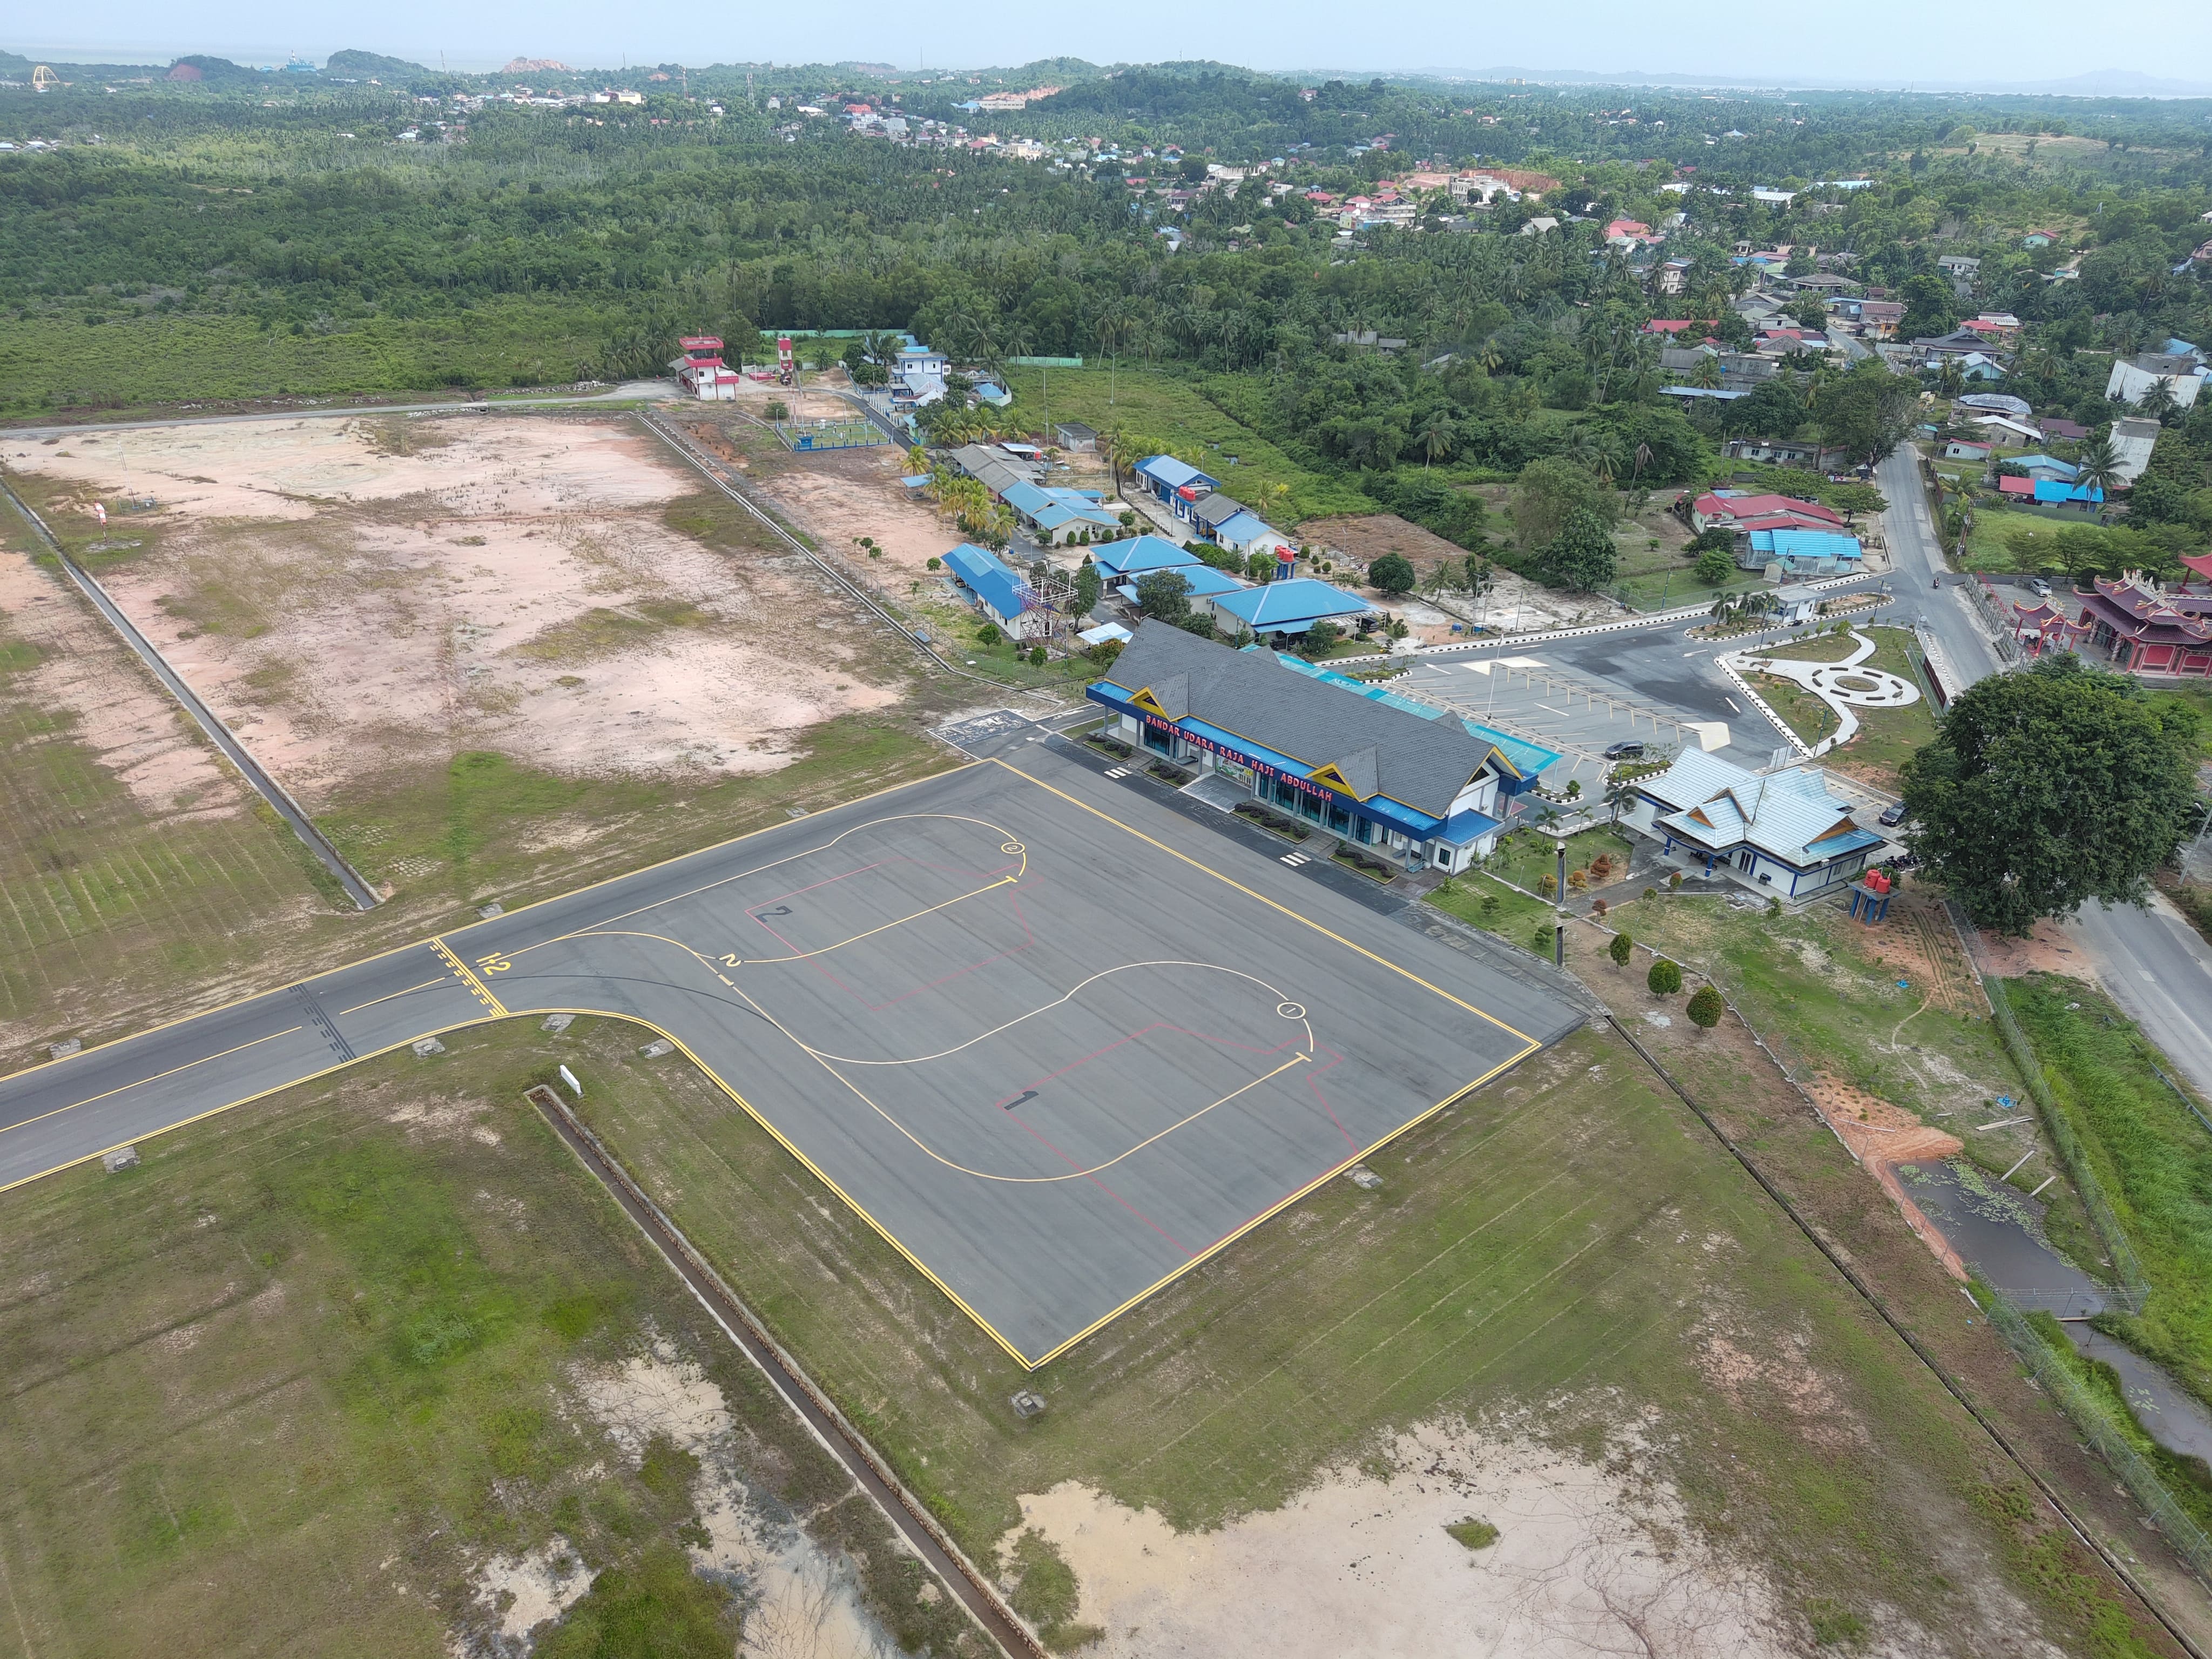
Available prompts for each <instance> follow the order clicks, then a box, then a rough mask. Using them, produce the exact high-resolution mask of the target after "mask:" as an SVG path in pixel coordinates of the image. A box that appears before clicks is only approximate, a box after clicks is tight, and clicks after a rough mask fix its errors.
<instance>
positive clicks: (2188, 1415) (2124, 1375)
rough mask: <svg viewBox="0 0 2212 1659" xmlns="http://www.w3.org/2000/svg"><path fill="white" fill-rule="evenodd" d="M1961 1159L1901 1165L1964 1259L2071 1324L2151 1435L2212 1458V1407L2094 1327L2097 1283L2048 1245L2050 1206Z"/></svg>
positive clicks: (2026, 1302) (2076, 1339)
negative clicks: (1961, 1164) (2113, 1375)
mask: <svg viewBox="0 0 2212 1659" xmlns="http://www.w3.org/2000/svg"><path fill="white" fill-rule="evenodd" d="M1957 1164H1958V1160H1956V1159H1953V1160H1951V1161H1950V1162H1948V1163H1944V1164H1899V1166H1898V1168H1899V1173H1900V1174H1902V1175H1903V1176H1905V1179H1906V1181H1907V1182H1909V1183H1910V1185H1911V1192H1912V1198H1913V1201H1914V1202H1915V1203H1917V1204H1918V1205H1919V1206H1920V1207H1921V1209H1922V1210H1923V1212H1925V1213H1926V1214H1927V1216H1928V1218H1929V1220H1930V1221H1932V1222H1934V1223H1935V1224H1936V1230H1937V1231H1939V1232H1941V1233H1942V1235H1943V1237H1946V1238H1948V1240H1950V1241H1951V1248H1952V1249H1955V1250H1956V1251H1958V1253H1959V1255H1960V1260H1962V1261H1965V1262H1966V1264H1967V1265H1968V1266H1970V1267H1972V1268H1973V1269H1974V1271H1975V1272H1976V1273H1979V1274H1980V1275H1981V1276H1982V1278H1983V1279H1984V1280H1986V1281H1987V1282H1988V1283H1990V1284H1991V1285H1995V1286H1996V1288H1997V1289H1999V1290H2001V1291H2003V1292H2004V1293H2005V1295H2006V1296H2007V1297H2010V1298H2011V1299H2012V1300H2013V1301H2014V1302H2015V1304H2018V1305H2019V1306H2021V1308H2023V1309H2027V1310H2034V1309H2038V1308H2042V1309H2047V1310H2050V1311H2051V1313H2052V1314H2054V1315H2056V1316H2057V1317H2058V1318H2059V1319H2061V1320H2063V1321H2064V1322H2065V1326H2064V1329H2065V1332H2066V1334H2067V1335H2068V1336H2069V1338H2071V1339H2072V1340H2073V1343H2074V1346H2075V1347H2076V1348H2077V1349H2079V1350H2080V1351H2081V1352H2083V1353H2085V1354H2087V1355H2088V1356H2089V1357H2090V1358H2093V1359H2101V1360H2103V1361H2105V1362H2106V1364H2109V1365H2111V1366H2112V1369H2113V1370H2116V1371H2118V1373H2119V1374H2120V1383H2121V1386H2122V1388H2123V1389H2124V1391H2125V1392H2126V1395H2127V1397H2128V1403H2129V1404H2130V1405H2131V1406H2133V1407H2135V1409H2136V1416H2137V1417H2138V1418H2140V1419H2142V1425H2143V1427H2144V1428H2145V1429H2146V1430H2147V1431H2148V1432H2149V1434H2150V1436H2151V1437H2152V1438H2153V1439H2154V1440H2156V1441H2157V1442H2158V1443H2160V1445H2162V1446H2164V1447H2166V1449H2168V1450H2169V1451H2177V1452H2181V1453H2184V1454H2185V1455H2189V1456H2192V1457H2202V1458H2203V1459H2205V1460H2206V1461H2207V1462H2212V1412H2207V1411H2206V1410H2205V1408H2204V1407H2203V1404H2202V1403H2201V1402H2199V1401H2197V1398H2196V1397H2195V1396H2194V1395H2191V1394H2190V1393H2188V1392H2187V1391H2186V1390H2185V1389H2183V1388H2182V1387H2181V1386H2180V1385H2179V1383H2176V1382H2175V1381H2174V1380H2173V1379H2172V1377H2171V1376H2168V1375H2167V1374H2166V1372H2165V1371H2164V1370H2160V1368H2159V1367H2158V1366H2156V1365H2154V1364H2152V1363H2151V1362H2150V1361H2149V1360H2148V1359H2145V1358H2143V1357H2142V1355H2141V1354H2139V1353H2137V1352H2135V1350H2134V1349H2132V1348H2130V1347H2127V1346H2124V1345H2123V1344H2120V1343H2118V1342H2115V1341H2113V1340H2112V1339H2111V1338H2110V1337H2108V1336H2105V1335H2103V1334H2100V1333H2099V1332H2097V1331H2094V1330H2093V1329H2091V1328H2089V1326H2088V1325H2087V1323H2086V1321H2087V1319H2088V1317H2089V1316H2091V1315H2093V1314H2096V1313H2100V1312H2102V1311H2103V1310H2104V1306H2105V1298H2104V1296H2103V1294H2102V1293H2101V1291H2100V1290H2099V1287H2098V1285H2097V1282H2096V1281H2095V1280H2094V1279H2091V1278H2090V1277H2089V1276H2088V1275H2087V1273H2083V1272H2082V1271H2081V1269H2080V1268H2079V1267H2075V1266H2074V1265H2073V1264H2072V1263H2071V1262H2069V1261H2066V1260H2065V1259H2064V1258H2063V1257H2062V1256H2060V1255H2058V1253H2057V1251H2056V1250H2053V1249H2051V1246H2050V1245H2049V1244H2048V1243H2045V1239H2044V1236H2043V1218H2044V1215H2045V1206H2043V1205H2042V1204H2040V1203H2039V1202H2038V1201H2037V1200H2033V1199H2031V1198H2029V1197H2028V1196H2027V1194H2025V1193H2020V1192H2015V1191H2014V1190H2012V1189H2011V1188H2007V1187H2001V1186H1999V1185H1998V1184H1997V1183H1996V1181H1995V1180H1994V1179H1993V1178H1991V1177H1990V1176H1986V1175H1984V1174H1982V1173H1981V1172H1980V1171H1978V1170H1968V1171H1967V1172H1966V1173H1964V1174H1962V1173H1961V1171H1960V1170H1959V1169H1958V1167H1957Z"/></svg>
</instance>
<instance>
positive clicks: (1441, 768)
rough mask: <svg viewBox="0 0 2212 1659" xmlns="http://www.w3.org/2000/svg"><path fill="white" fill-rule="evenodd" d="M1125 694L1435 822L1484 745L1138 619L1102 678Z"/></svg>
mask: <svg viewBox="0 0 2212 1659" xmlns="http://www.w3.org/2000/svg"><path fill="white" fill-rule="evenodd" d="M1106 678H1107V679H1108V680H1109V682H1110V683H1111V684H1115V685H1117V686H1121V687H1122V688H1124V689H1125V690H1127V691H1128V692H1129V693H1130V694H1131V695H1134V694H1135V693H1136V692H1138V691H1140V690H1146V689H1150V690H1151V691H1152V695H1153V696H1154V697H1155V698H1156V699H1158V702H1159V703H1160V705H1161V707H1162V708H1163V709H1166V710H1176V711H1180V712H1179V713H1176V714H1171V715H1170V718H1176V719H1179V718H1181V717H1182V714H1188V715H1189V716H1190V717H1191V718H1192V719H1194V720H1203V721H1205V722H1206V724H1207V725H1208V726H1218V727H1220V728H1221V729H1222V730H1223V731H1225V732H1233V733H1234V734H1235V735H1237V737H1240V738H1247V739H1249V740H1250V741H1251V742H1253V743H1255V744H1259V745H1260V746H1261V748H1263V749H1272V750H1274V751H1275V752H1276V753H1277V754H1279V755H1287V756H1289V757H1291V759H1293V760H1296V761H1297V762H1299V763H1302V764H1304V766H1305V767H1306V768H1307V769H1308V770H1309V771H1316V770H1318V769H1321V768H1322V767H1324V766H1327V765H1329V764H1331V763H1334V765H1335V766H1336V769H1337V770H1338V771H1339V772H1340V773H1341V774H1342V775H1343V776H1344V778H1345V781H1346V782H1347V783H1349V784H1351V785H1352V788H1353V789H1354V790H1355V791H1356V792H1357V793H1358V795H1359V798H1360V799H1363V800H1364V799H1367V798H1369V797H1370V796H1372V795H1377V794H1380V795H1387V796H1389V798H1390V799H1393V800H1396V801H1402V802H1404V803H1405V804H1406V805H1408V806H1410V807H1412V808H1413V809H1414V810H1415V811H1419V812H1425V813H1427V814H1428V815H1429V816H1430V817H1439V818H1440V817H1445V816H1447V815H1448V814H1449V811H1450V810H1451V804H1452V799H1453V797H1455V795H1457V794H1458V793H1459V792H1460V791H1461V790H1462V789H1463V788H1465V787H1467V783H1468V779H1470V778H1472V777H1473V776H1474V775H1475V773H1476V772H1478V771H1479V770H1480V769H1481V767H1482V763H1483V762H1484V761H1485V760H1486V759H1487V758H1488V757H1489V756H1490V753H1491V745H1490V744H1487V743H1486V742H1484V741H1483V740H1482V739H1481V738H1478V737H1476V736H1475V735H1474V733H1473V732H1468V731H1467V730H1465V729H1464V728H1457V729H1455V726H1454V725H1453V724H1452V723H1450V722H1447V721H1442V720H1423V719H1422V718H1421V717H1420V716H1419V715H1418V714H1407V713H1405V712H1404V711H1403V710H1401V709H1396V708H1390V707H1389V706H1388V705H1387V704H1383V703H1378V702H1370V701H1369V700H1368V699H1366V698H1364V697H1360V696H1353V695H1352V693H1351V692H1349V691H1346V690H1341V689H1340V688H1338V687H1336V686H1333V685H1329V684H1325V683H1323V682H1322V681H1319V680H1311V679H1308V678H1305V677H1304V675H1302V674H1293V673H1291V672H1289V671H1286V670H1285V669H1284V668H1283V667H1282V666H1281V665H1279V664H1278V663H1277V662H1276V661H1275V659H1274V657H1273V653H1269V652H1266V651H1236V650H1232V649H1231V648H1230V647H1228V646H1225V645H1217V644H1215V643H1214V642H1213V641H1211V640H1202V639H1200V638H1199V637H1198V635H1195V634H1190V633H1186V632H1185V631H1184V630H1183V629H1180V628H1177V627H1175V626H1174V625H1173V624H1171V623H1163V622H1158V621H1152V620H1147V621H1146V622H1144V623H1139V625H1138V628H1137V632H1136V635H1135V637H1134V638H1133V639H1132V640H1131V641H1129V643H1128V645H1127V647H1125V648H1124V649H1123V651H1122V653H1121V655H1120V656H1119V657H1117V658H1116V659H1115V662H1114V666H1113V668H1112V669H1111V670H1109V671H1108V673H1107V675H1106Z"/></svg>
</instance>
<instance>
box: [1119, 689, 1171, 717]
mask: <svg viewBox="0 0 2212 1659" xmlns="http://www.w3.org/2000/svg"><path fill="white" fill-rule="evenodd" d="M1129 701H1130V702H1133V703H1134V704H1136V705H1137V707H1138V708H1141V709H1143V710H1144V711H1145V712H1146V714H1158V716H1159V717H1160V718H1161V719H1162V720H1165V719H1166V718H1167V717H1168V711H1167V710H1166V709H1164V708H1161V707H1160V700H1159V699H1158V697H1156V696H1153V695H1152V687H1151V686H1149V685H1146V686H1139V688H1138V689H1137V690H1134V691H1133V692H1131V693H1130V694H1129Z"/></svg>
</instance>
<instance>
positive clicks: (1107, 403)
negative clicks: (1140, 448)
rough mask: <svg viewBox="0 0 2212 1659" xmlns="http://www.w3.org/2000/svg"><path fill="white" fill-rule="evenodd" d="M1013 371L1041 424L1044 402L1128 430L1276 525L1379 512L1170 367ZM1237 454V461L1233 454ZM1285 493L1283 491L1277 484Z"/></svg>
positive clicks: (1109, 428)
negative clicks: (1163, 370) (1162, 370)
mask: <svg viewBox="0 0 2212 1659" xmlns="http://www.w3.org/2000/svg"><path fill="white" fill-rule="evenodd" d="M1049 374H1050V380H1051V386H1050V398H1049V399H1048V398H1047V397H1046V386H1045V380H1046V375H1047V371H1045V370H1042V369H1035V368H1018V369H1015V370H1013V371H1012V374H1011V376H1010V378H1011V379H1012V382H1013V385H1012V388H1011V389H1012V392H1013V393H1014V395H1015V398H1016V400H1017V401H1016V404H1015V409H1016V410H1017V411H1018V412H1019V414H1020V416H1021V417H1022V418H1023V419H1024V420H1030V421H1035V422H1037V423H1039V424H1042V422H1043V419H1044V413H1045V408H1046V404H1047V402H1048V401H1049V404H1050V407H1051V414H1052V418H1053V419H1054V421H1055V422H1057V421H1083V422H1087V423H1088V424H1090V425H1091V426H1093V427H1095V428H1097V429H1098V430H1099V431H1100V432H1102V433H1108V432H1116V431H1119V432H1124V433H1127V434H1128V435H1129V436H1131V437H1132V438H1134V439H1137V440H1139V441H1142V442H1143V443H1145V444H1146V445H1151V446H1157V448H1156V449H1155V450H1154V451H1153V452H1152V453H1159V452H1162V451H1164V452H1170V453H1174V454H1176V455H1179V456H1182V458H1183V459H1186V460H1188V461H1189V462H1190V463H1191V464H1192V465H1195V466H1200V467H1203V468H1204V469H1205V470H1206V471H1207V472H1208V473H1210V474H1211V475H1212V476H1213V477H1218V478H1219V479H1220V480H1221V482H1222V488H1223V489H1225V490H1226V491H1227V492H1228V493H1229V494H1230V495H1233V496H1235V497H1236V498H1237V500H1238V501H1243V503H1244V504H1245V505H1246V506H1248V507H1251V508H1252V510H1253V511H1254V512H1255V513H1259V514H1260V515H1261V517H1262V518H1264V519H1266V520H1267V521H1268V522H1269V523H1271V524H1273V525H1274V526H1276V528H1278V529H1279V530H1285V531H1287V530H1289V529H1291V527H1292V526H1294V525H1296V524H1297V521H1298V520H1302V519H1318V518H1326V517H1328V515H1330V514H1332V513H1375V512H1379V511H1381V508H1380V507H1378V506H1377V504H1376V502H1375V501H1372V500H1371V499H1370V498H1369V497H1368V496H1367V495H1364V494H1363V493H1362V492H1361V491H1359V490H1358V489H1353V488H1352V486H1351V485H1350V484H1348V483H1340V482H1339V481H1338V480H1336V479H1334V478H1331V477H1327V476H1325V475H1323V474H1321V473H1317V472H1313V471H1309V470H1308V469H1306V468H1305V467H1303V466H1301V465H1298V464H1297V462H1296V461H1293V460H1292V459H1291V458H1290V457H1289V456H1287V455H1285V454H1284V453H1283V452H1282V451H1281V450H1279V449H1278V448H1276V447H1275V446H1274V445H1273V444H1271V443H1269V442H1268V441H1267V440H1266V439H1265V438H1262V437H1261V436H1260V435H1259V434H1258V433H1256V432H1255V431H1253V430H1252V429H1251V428H1249V427H1248V426H1245V425H1244V424H1243V423H1242V422H1239V421H1237V420H1236V419H1235V418H1234V417H1233V416H1230V415H1228V414H1226V413H1225V412H1224V411H1223V410H1221V409H1220V408H1219V407H1218V406H1217V405H1216V404H1213V403H1212V402H1210V401H1209V400H1208V399H1207V398H1205V397H1204V396H1203V395H1201V394H1200V392H1198V391H1197V389H1196V388H1194V387H1193V386H1188V385H1186V384H1185V383H1183V382H1182V381H1181V380H1175V379H1173V378H1171V377H1170V376H1168V375H1164V374H1152V373H1147V372H1146V371H1145V370H1144V369H1143V368H1132V367H1131V366H1130V365H1129V364H1127V363H1124V364H1122V366H1121V370H1120V373H1119V375H1118V377H1117V376H1116V375H1115V374H1114V373H1113V372H1112V371H1110V370H1109V369H1105V368H1055V369H1053V370H1051V371H1049ZM1231 456H1234V457H1235V458H1236V459H1235V460H1234V462H1233V463H1232V462H1231V459H1229V458H1230V457H1231ZM1276 485H1281V486H1283V487H1284V488H1285V489H1286V490H1287V491H1288V493H1287V494H1286V495H1282V496H1280V497H1278V496H1276V495H1274V493H1273V489H1274V487H1275V486H1276Z"/></svg>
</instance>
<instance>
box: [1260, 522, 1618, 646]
mask: <svg viewBox="0 0 2212 1659" xmlns="http://www.w3.org/2000/svg"><path fill="white" fill-rule="evenodd" d="M1297 539H1298V541H1299V542H1300V544H1310V545H1311V546H1313V547H1314V548H1316V550H1319V551H1320V552H1321V554H1322V556H1323V557H1325V558H1328V559H1330V560H1332V561H1333V562H1335V563H1336V565H1337V566H1338V567H1339V568H1338V570H1337V571H1336V572H1335V573H1334V574H1339V575H1341V574H1343V570H1342V567H1343V566H1345V565H1346V564H1352V565H1356V566H1358V568H1359V569H1360V570H1362V571H1364V570H1365V569H1366V568H1367V567H1368V566H1369V565H1370V564H1372V563H1373V562H1375V561H1376V560H1377V559H1379V558H1381V557H1382V556H1383V555H1384V554H1386V553H1395V554H1398V555H1400V556H1401V557H1403V558H1405V559H1407V561H1409V562H1411V563H1412V565H1413V569H1414V571H1415V572H1416V574H1419V577H1420V579H1421V581H1422V583H1423V586H1426V584H1427V581H1428V578H1429V575H1430V573H1431V572H1432V571H1434V570H1435V569H1436V568H1437V567H1438V566H1439V565H1444V564H1451V565H1457V566H1462V567H1463V566H1464V565H1465V563H1466V562H1467V550H1466V549H1465V548H1463V547H1459V546H1457V545H1455V544H1453V543H1450V542H1448V541H1446V540H1445V539H1444V538H1443V537H1441V536H1439V535H1437V534H1436V533H1435V532H1433V531H1428V530H1424V529H1422V528H1421V526H1419V525H1417V524H1413V523H1411V522H1409V521H1408V520H1404V519H1401V518H1400V517H1398V515H1397V514H1396V513H1361V514H1358V515H1356V516H1353V517H1348V518H1335V519H1309V520H1306V522H1305V523H1304V524H1302V525H1300V526H1298V528H1297ZM1490 569H1491V580H1492V583H1493V586H1492V587H1491V589H1490V591H1489V592H1486V593H1485V594H1483V595H1482V596H1481V597H1480V599H1478V598H1476V597H1475V596H1474V595H1473V594H1470V593H1465V592H1461V593H1448V594H1445V595H1443V596H1442V597H1441V599H1440V600H1436V601H1431V600H1430V599H1425V598H1423V599H1413V598H1408V599H1386V598H1384V597H1383V595H1382V594H1380V593H1377V592H1375V591H1374V590H1373V589H1371V588H1364V589H1362V590H1361V592H1362V595H1363V597H1364V598H1365V599H1367V600H1368V601H1369V602H1370V603H1371V604H1374V605H1379V606H1381V607H1382V608H1383V609H1384V610H1386V611H1391V612H1393V613H1394V614H1397V615H1400V616H1402V617H1404V618H1405V621H1406V623H1407V625H1408V626H1409V627H1410V628H1411V629H1413V637H1414V638H1415V639H1417V640H1419V641H1420V642H1421V643H1422V644H1424V645H1439V644H1443V643H1445V642H1447V641H1449V640H1450V639H1451V638H1452V637H1453V635H1452V631H1451V630H1452V624H1453V623H1460V624H1461V633H1460V635H1459V637H1461V638H1462V639H1463V638H1465V637H1466V624H1467V623H1469V622H1473V621H1479V622H1480V624H1481V626H1482V627H1483V628H1484V629H1486V630H1487V631H1489V632H1491V633H1514V634H1529V633H1534V632H1537V631H1539V630H1541V629H1548V628H1572V627H1574V626H1575V625H1576V624H1577V623H1585V622H1605V621H1610V620H1611V619H1613V617H1618V616H1620V608H1619V607H1618V606H1616V605H1612V604H1611V603H1609V602H1608V601H1607V600H1604V599H1597V598H1594V597H1592V596H1591V595H1589V594H1575V593H1561V592H1558V591H1556V590H1555V589H1553V588H1549V587H1545V586H1541V585H1539V584H1538V583H1535V582H1532V581H1530V580H1528V579H1527V578H1526V577H1524V576H1516V575H1515V574H1513V573H1512V572H1511V571H1510V570H1508V569H1506V568H1504V566H1503V565H1500V564H1498V563H1496V562H1492V565H1491V568H1490Z"/></svg>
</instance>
